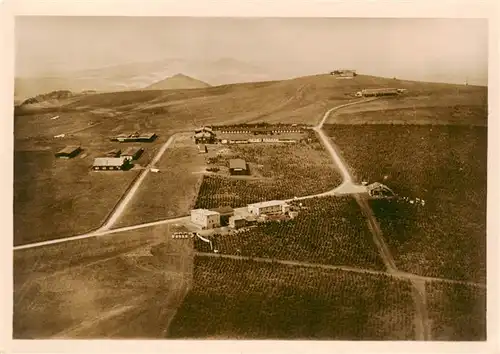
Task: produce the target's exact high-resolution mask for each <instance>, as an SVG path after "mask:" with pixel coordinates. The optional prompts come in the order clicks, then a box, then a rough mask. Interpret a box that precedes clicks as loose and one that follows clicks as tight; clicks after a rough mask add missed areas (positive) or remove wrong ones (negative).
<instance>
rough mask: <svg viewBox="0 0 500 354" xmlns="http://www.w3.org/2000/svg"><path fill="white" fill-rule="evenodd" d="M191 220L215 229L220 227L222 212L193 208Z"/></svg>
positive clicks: (203, 227)
mask: <svg viewBox="0 0 500 354" xmlns="http://www.w3.org/2000/svg"><path fill="white" fill-rule="evenodd" d="M191 222H192V223H193V224H195V225H197V226H200V227H201V228H202V229H214V228H217V227H220V214H219V213H218V212H216V211H213V210H207V209H194V210H191Z"/></svg>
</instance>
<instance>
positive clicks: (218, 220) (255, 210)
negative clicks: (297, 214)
mask: <svg viewBox="0 0 500 354" xmlns="http://www.w3.org/2000/svg"><path fill="white" fill-rule="evenodd" d="M290 211H291V206H290V205H289V204H288V203H286V202H285V201H283V200H272V201H267V202H261V203H253V204H248V205H247V213H248V215H235V213H234V209H233V208H231V207H222V208H216V209H194V210H191V222H192V223H193V224H195V225H197V226H199V227H201V228H202V229H215V228H218V227H221V226H226V225H228V226H229V227H230V228H233V229H238V228H241V227H244V226H247V225H249V224H252V223H255V222H256V221H257V218H258V217H262V216H272V215H286V214H288V213H290Z"/></svg>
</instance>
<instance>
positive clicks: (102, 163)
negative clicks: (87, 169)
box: [92, 157, 129, 171]
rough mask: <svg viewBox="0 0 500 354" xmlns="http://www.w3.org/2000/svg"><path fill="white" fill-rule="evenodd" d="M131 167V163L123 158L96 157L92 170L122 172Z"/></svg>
mask: <svg viewBox="0 0 500 354" xmlns="http://www.w3.org/2000/svg"><path fill="white" fill-rule="evenodd" d="M128 167H129V161H128V160H127V159H125V158H123V157H96V158H95V159H94V164H93V165H92V169H93V170H94V171H120V170H126V169H127V168H128Z"/></svg>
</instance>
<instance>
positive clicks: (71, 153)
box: [55, 146, 82, 159]
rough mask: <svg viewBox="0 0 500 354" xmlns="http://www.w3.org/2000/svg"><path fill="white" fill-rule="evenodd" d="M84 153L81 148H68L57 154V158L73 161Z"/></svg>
mask: <svg viewBox="0 0 500 354" xmlns="http://www.w3.org/2000/svg"><path fill="white" fill-rule="evenodd" d="M81 151H82V148H81V147H80V146H66V147H65V148H64V149H62V150H59V151H58V152H56V154H55V155H56V157H57V158H60V159H71V158H73V157H75V156H76V155H78V154H79V153H80V152H81Z"/></svg>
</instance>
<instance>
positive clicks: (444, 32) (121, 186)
mask: <svg viewBox="0 0 500 354" xmlns="http://www.w3.org/2000/svg"><path fill="white" fill-rule="evenodd" d="M14 22H15V23H14V25H15V31H14V38H15V39H14V46H15V75H14V76H15V83H14V97H13V100H14V102H13V104H14V116H13V128H14V137H13V156H14V157H13V161H14V174H13V175H14V177H13V178H14V181H13V182H14V183H13V212H14V215H13V251H9V252H13V303H12V311H13V314H12V338H13V339H22V340H38V339H87V340H91V339H92V340H93V339H117V340H119V339H135V340H152V339H156V340H158V339H162V340H207V341H209V340H287V341H289V340H294V341H299V340H300V341H319V340H321V341H432V342H485V341H486V340H487V339H491V338H487V308H486V307H487V306H486V296H487V291H486V286H487V277H486V275H487V271H486V270H487V263H486V261H487V257H486V253H487V242H486V241H487V238H486V234H487V232H486V229H487V223H486V221H487V218H486V217H487V167H488V156H487V152H488V115H489V105H488V64H489V60H488V54H489V53H488V40H489V39H488V25H489V23H488V20H487V19H474V18H401V17H399V18H361V17H359V18H354V17H353V18H343V17H337V18H336V17H314V18H313V17H179V16H158V17H141V16H126V17H125V16H16V17H15V19H14ZM11 99H12V98H11ZM9 102H10V101H9ZM9 188H10V187H9Z"/></svg>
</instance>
